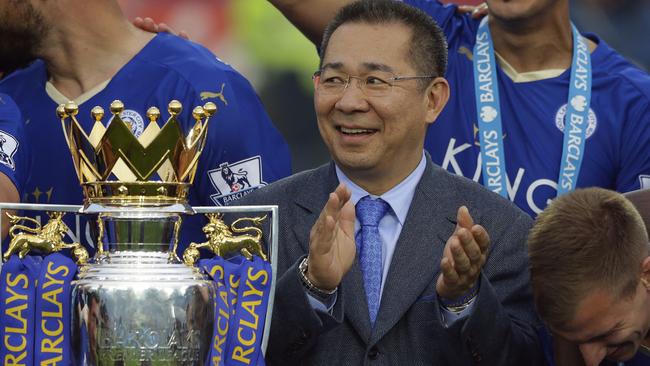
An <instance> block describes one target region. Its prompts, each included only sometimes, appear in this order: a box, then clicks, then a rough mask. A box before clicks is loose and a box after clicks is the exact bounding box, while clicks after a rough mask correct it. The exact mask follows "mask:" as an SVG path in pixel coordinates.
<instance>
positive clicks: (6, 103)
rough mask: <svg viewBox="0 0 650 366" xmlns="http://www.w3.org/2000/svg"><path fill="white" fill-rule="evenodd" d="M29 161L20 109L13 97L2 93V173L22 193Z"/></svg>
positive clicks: (0, 169)
mask: <svg viewBox="0 0 650 366" xmlns="http://www.w3.org/2000/svg"><path fill="white" fill-rule="evenodd" d="M29 162H30V161H29V154H28V144H27V142H26V140H25V136H24V130H23V120H22V117H21V115H20V110H19V109H18V107H17V106H16V103H14V101H13V100H12V99H11V97H9V96H8V95H6V94H2V93H0V173H2V174H4V175H6V176H7V178H9V179H10V180H11V181H12V182H13V183H14V186H15V187H16V190H17V191H18V193H19V194H21V195H22V190H23V187H24V185H25V179H26V178H27V176H28V174H29Z"/></svg>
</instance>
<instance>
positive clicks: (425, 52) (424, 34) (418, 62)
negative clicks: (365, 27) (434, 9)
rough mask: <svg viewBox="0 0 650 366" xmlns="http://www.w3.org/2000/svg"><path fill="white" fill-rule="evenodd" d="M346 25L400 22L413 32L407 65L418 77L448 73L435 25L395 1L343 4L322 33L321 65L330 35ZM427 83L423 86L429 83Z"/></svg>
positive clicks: (443, 43)
mask: <svg viewBox="0 0 650 366" xmlns="http://www.w3.org/2000/svg"><path fill="white" fill-rule="evenodd" d="M346 23H368V24H386V23H399V24H404V25H406V26H407V27H409V28H410V29H411V31H412V35H411V47H410V50H409V56H410V60H409V62H410V63H411V65H412V66H413V67H414V68H415V70H416V71H417V72H418V73H419V74H421V75H435V76H444V75H445V73H446V71H447V41H446V40H445V36H444V34H443V33H442V29H440V27H439V26H438V24H437V23H436V22H435V21H434V20H433V19H432V18H431V17H430V16H429V15H427V14H426V13H424V12H423V11H421V10H419V9H416V8H414V7H412V6H409V5H406V4H404V3H402V2H399V1H394V0H361V1H357V2H354V3H352V4H349V5H346V6H344V7H343V8H341V10H339V12H338V13H337V14H336V16H335V17H334V19H333V20H332V21H331V22H330V23H329V24H328V25H327V28H325V32H324V33H323V42H322V43H321V47H320V65H319V67H322V66H323V58H324V57H325V52H327V46H328V44H329V41H330V38H331V37H332V34H333V33H334V32H335V31H336V30H337V29H338V28H339V27H340V26H341V25H343V24H346ZM428 82H429V80H426V81H425V83H426V84H428Z"/></svg>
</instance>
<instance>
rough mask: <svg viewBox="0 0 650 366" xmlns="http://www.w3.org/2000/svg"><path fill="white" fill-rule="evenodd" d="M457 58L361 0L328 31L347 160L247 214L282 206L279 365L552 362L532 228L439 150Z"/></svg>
mask: <svg viewBox="0 0 650 366" xmlns="http://www.w3.org/2000/svg"><path fill="white" fill-rule="evenodd" d="M446 52H447V51H446V44H445V40H444V37H443V35H442V32H441V30H440V29H439V27H438V26H437V25H436V24H435V23H434V22H433V21H432V20H431V18H429V17H428V16H427V15H426V14H424V13H422V12H420V11H419V10H416V9H414V8H411V7H409V6H406V5H404V4H401V3H399V2H393V1H365V2H360V3H355V4H351V5H349V6H347V7H345V8H344V9H342V10H341V12H340V13H339V14H338V16H337V17H336V19H334V20H333V21H332V23H330V25H329V26H328V28H327V30H326V32H325V35H324V40H323V44H322V47H321V63H320V69H319V71H318V72H317V73H316V74H315V75H314V86H315V95H314V101H315V108H316V114H317V117H318V127H319V129H320V132H321V135H322V137H323V140H324V141H325V143H326V145H327V146H328V148H329V151H330V153H331V156H332V159H333V162H332V163H330V164H327V165H325V166H322V167H320V168H317V169H314V170H311V171H307V172H303V173H300V174H296V175H294V176H292V177H289V178H287V179H285V180H282V181H278V182H276V183H274V184H272V185H270V186H268V187H265V188H263V189H262V190H260V191H258V192H254V193H252V194H250V195H249V196H248V197H246V198H245V199H243V200H242V201H240V202H239V203H241V204H277V205H279V207H280V210H279V215H280V232H279V243H280V248H279V258H278V273H277V276H278V282H277V290H276V297H275V306H274V309H273V319H272V326H271V335H270V339H269V342H270V343H269V349H268V351H267V361H268V363H269V364H273V365H290V364H309V365H361V364H364V365H366V364H382V365H431V364H436V365H473V364H481V365H490V366H493V365H536V364H540V363H541V356H540V350H539V346H538V340H537V335H536V332H535V326H536V325H537V321H538V320H537V317H536V315H535V312H534V307H533V304H532V298H531V293H530V289H529V277H528V270H527V256H526V247H525V241H526V234H527V231H528V229H529V228H530V226H531V224H532V223H531V219H530V218H529V217H528V216H527V215H526V214H525V213H523V212H522V211H520V210H519V209H517V208H516V207H515V206H514V205H512V204H511V203H510V202H509V201H507V200H505V199H503V198H501V197H499V196H497V195H495V194H493V193H491V192H489V191H487V190H486V189H484V188H483V187H481V186H480V185H478V184H476V183H473V182H471V181H470V180H467V179H465V178H462V177H458V176H454V175H451V174H449V173H447V172H446V171H444V170H443V169H441V168H439V167H437V166H435V165H433V164H432V162H431V159H430V158H429V156H428V155H427V154H425V153H424V150H423V144H424V137H425V133H426V128H427V125H428V123H429V122H427V121H434V120H435V119H436V117H437V116H438V114H439V113H440V111H441V110H442V108H443V107H444V105H445V103H446V102H447V99H448V97H449V85H448V83H447V81H446V80H445V79H444V78H442V77H440V75H444V74H445V68H446V57H447V56H446ZM470 212H471V215H470ZM474 220H476V222H477V223H480V225H479V224H475V223H474ZM488 233H489V236H488ZM488 247H489V248H488ZM355 258H358V260H357V259H355Z"/></svg>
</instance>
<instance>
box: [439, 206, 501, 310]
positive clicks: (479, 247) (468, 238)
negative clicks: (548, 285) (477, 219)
mask: <svg viewBox="0 0 650 366" xmlns="http://www.w3.org/2000/svg"><path fill="white" fill-rule="evenodd" d="M489 245H490V237H489V236H488V233H487V231H485V229H484V228H483V227H482V226H481V225H474V220H473V219H472V216H470V214H469V211H468V210H467V207H465V206H462V207H460V208H459V209H458V216H457V224H456V230H454V233H453V234H452V235H451V237H449V239H448V240H447V244H445V249H444V253H443V258H442V260H441V261H440V269H441V270H440V276H439V277H438V282H437V283H436V290H437V291H438V295H439V296H441V297H443V298H445V299H448V300H454V299H457V298H459V297H461V296H462V295H464V294H465V293H467V291H469V290H470V289H471V288H472V287H473V286H474V285H475V284H476V281H477V280H478V278H479V275H480V274H481V268H483V265H484V264H485V259H486V257H487V250H488V246H489Z"/></svg>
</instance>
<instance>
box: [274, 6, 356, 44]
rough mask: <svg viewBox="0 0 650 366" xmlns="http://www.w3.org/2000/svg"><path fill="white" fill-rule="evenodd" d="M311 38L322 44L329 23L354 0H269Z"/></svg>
mask: <svg viewBox="0 0 650 366" xmlns="http://www.w3.org/2000/svg"><path fill="white" fill-rule="evenodd" d="M269 2H270V3H271V4H273V6H275V7H276V8H277V9H278V10H280V12H282V14H284V16H285V17H286V18H287V19H289V21H290V22H291V23H293V25H295V26H296V28H298V29H299V30H300V31H301V32H302V33H303V34H304V35H305V36H306V37H307V38H309V40H311V41H312V42H314V44H315V45H316V46H320V42H321V38H322V36H323V31H325V27H326V26H327V23H329V22H330V20H332V19H333V18H334V16H335V15H336V12H337V11H338V10H339V9H341V8H342V7H343V6H345V5H347V4H350V3H353V2H354V0H269Z"/></svg>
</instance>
